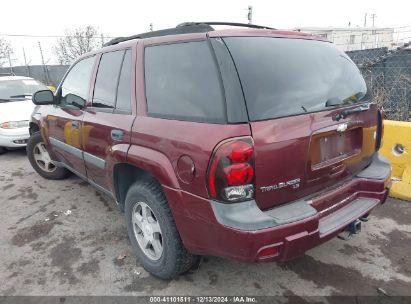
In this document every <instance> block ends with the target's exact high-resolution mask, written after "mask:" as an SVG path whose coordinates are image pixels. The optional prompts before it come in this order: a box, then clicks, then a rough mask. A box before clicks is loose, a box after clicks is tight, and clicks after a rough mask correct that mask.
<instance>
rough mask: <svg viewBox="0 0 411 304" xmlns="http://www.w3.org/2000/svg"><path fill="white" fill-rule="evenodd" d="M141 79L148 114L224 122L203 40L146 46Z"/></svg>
mask: <svg viewBox="0 0 411 304" xmlns="http://www.w3.org/2000/svg"><path fill="white" fill-rule="evenodd" d="M145 79H146V98H147V111H148V114H149V115H150V116H156V117H163V118H169V119H177V120H189V121H198V122H215V123H219V122H224V121H226V114H225V110H224V104H225V102H224V99H223V92H222V88H221V84H220V76H219V73H218V70H217V66H216V63H215V61H214V59H213V57H212V53H211V50H210V47H209V45H208V43H207V42H206V41H197V42H186V43H176V44H167V45H157V46H150V47H146V49H145Z"/></svg>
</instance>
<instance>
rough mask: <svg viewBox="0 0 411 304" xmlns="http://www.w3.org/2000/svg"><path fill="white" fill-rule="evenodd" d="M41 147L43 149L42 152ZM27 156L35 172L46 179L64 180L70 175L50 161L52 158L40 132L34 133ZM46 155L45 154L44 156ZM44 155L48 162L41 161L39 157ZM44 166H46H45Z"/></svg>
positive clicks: (29, 142)
mask: <svg viewBox="0 0 411 304" xmlns="http://www.w3.org/2000/svg"><path fill="white" fill-rule="evenodd" d="M39 147H43V148H44V150H41V149H40V148H39ZM26 150H27V156H28V158H29V161H30V164H31V166H32V167H33V169H34V170H36V172H37V173H38V174H40V175H41V176H42V177H44V178H46V179H63V178H65V177H67V176H68V175H69V174H70V171H69V170H67V169H66V168H62V167H57V166H55V165H54V164H53V163H52V161H51V160H50V156H49V155H48V152H47V150H46V148H45V146H44V142H43V138H42V137H41V134H40V132H36V133H33V134H32V135H31V136H30V138H29V140H28V142H27V148H26ZM42 153H44V154H42ZM40 154H42V155H43V156H44V159H45V158H47V160H46V161H42V160H40V159H39V158H38V157H37V156H38V155H40ZM43 164H44V165H43Z"/></svg>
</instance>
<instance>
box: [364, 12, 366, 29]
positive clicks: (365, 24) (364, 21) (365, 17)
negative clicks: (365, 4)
mask: <svg viewBox="0 0 411 304" xmlns="http://www.w3.org/2000/svg"><path fill="white" fill-rule="evenodd" d="M364 27H367V13H365V16H364Z"/></svg>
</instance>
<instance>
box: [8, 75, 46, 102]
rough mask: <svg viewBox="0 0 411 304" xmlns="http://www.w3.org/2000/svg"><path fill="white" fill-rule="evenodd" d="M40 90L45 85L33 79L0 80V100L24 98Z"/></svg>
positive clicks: (44, 88) (43, 88) (44, 87)
mask: <svg viewBox="0 0 411 304" xmlns="http://www.w3.org/2000/svg"><path fill="white" fill-rule="evenodd" d="M40 90H47V87H46V86H45V85H44V84H42V83H40V82H38V81H37V80H34V79H18V80H0V102H10V101H18V100H24V99H27V98H29V97H30V96H31V95H33V94H34V93H35V92H37V91H40Z"/></svg>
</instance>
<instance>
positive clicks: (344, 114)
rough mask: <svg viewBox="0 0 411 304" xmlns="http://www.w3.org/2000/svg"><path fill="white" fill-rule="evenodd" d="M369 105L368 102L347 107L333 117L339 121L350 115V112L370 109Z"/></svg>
mask: <svg viewBox="0 0 411 304" xmlns="http://www.w3.org/2000/svg"><path fill="white" fill-rule="evenodd" d="M370 107H371V104H370V103H366V104H364V105H361V106H359V107H356V108H352V109H348V110H344V111H341V112H340V113H339V114H338V115H337V116H336V117H335V119H336V120H337V121H339V120H341V119H345V118H347V117H348V116H350V115H351V114H354V113H359V112H364V111H368V110H369V109H370Z"/></svg>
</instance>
